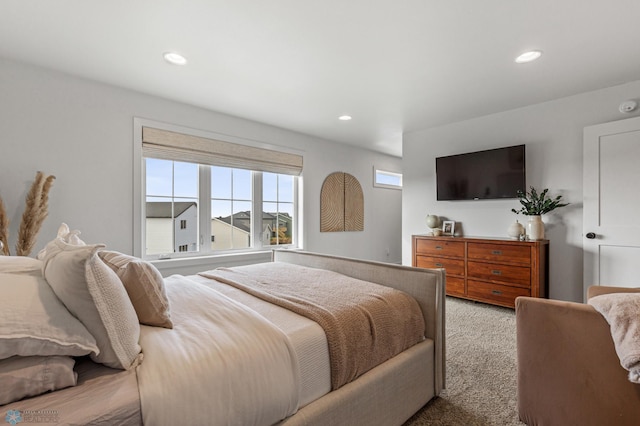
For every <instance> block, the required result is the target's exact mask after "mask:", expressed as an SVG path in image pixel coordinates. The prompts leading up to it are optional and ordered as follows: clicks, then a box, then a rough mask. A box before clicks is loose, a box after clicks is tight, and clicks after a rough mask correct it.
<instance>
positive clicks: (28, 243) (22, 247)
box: [0, 172, 56, 256]
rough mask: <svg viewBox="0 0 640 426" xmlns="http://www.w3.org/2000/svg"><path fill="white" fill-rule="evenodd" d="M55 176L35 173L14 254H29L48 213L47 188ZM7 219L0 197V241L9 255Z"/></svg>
mask: <svg viewBox="0 0 640 426" xmlns="http://www.w3.org/2000/svg"><path fill="white" fill-rule="evenodd" d="M55 178H56V177H55V176H46V177H45V175H44V173H42V172H38V173H36V179H35V181H34V182H33V184H32V185H31V189H30V190H29V193H28V194H27V198H26V206H25V209H24V213H23V214H22V221H21V222H20V228H18V239H17V241H16V254H17V255H18V256H29V254H30V253H31V250H33V246H34V245H35V243H36V236H37V235H38V232H40V228H41V227H42V222H44V220H45V219H46V218H47V216H48V215H49V211H48V210H49V190H50V189H51V186H52V185H53V181H54V179H55ZM8 239H9V219H8V217H7V212H6V209H5V206H4V203H3V202H2V199H0V241H2V242H3V246H4V247H3V253H4V254H5V255H9V254H10V252H9V244H8V243H9V241H8Z"/></svg>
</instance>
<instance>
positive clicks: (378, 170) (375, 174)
mask: <svg viewBox="0 0 640 426" xmlns="http://www.w3.org/2000/svg"><path fill="white" fill-rule="evenodd" d="M378 174H383V175H388V176H397V177H399V178H400V185H390V184H387V183H380V182H378ZM402 185H403V176H402V173H400V172H394V171H391V170H385V169H381V168H379V167H375V166H374V167H373V186H374V187H376V188H386V189H395V190H399V191H402Z"/></svg>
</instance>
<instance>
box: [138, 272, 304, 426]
mask: <svg viewBox="0 0 640 426" xmlns="http://www.w3.org/2000/svg"><path fill="white" fill-rule="evenodd" d="M165 283H166V290H167V296H168V297H169V300H170V303H171V319H172V321H173V324H174V328H173V329H172V330H170V329H164V328H160V327H148V326H141V335H140V345H141V346H142V351H143V354H144V359H143V361H142V363H141V364H140V366H138V368H137V374H138V383H139V388H140V399H141V406H142V416H143V421H144V423H145V424H149V425H179V424H194V425H195V424H203V425H204V424H206V425H270V424H273V423H276V422H278V421H279V420H281V419H283V418H285V417H288V416H290V415H292V414H294V413H295V412H296V410H297V408H298V403H299V394H300V377H299V375H300V373H299V365H298V360H297V359H296V355H295V352H294V350H293V348H292V346H291V343H290V342H289V339H288V338H287V337H286V335H285V334H284V333H283V332H282V331H281V330H280V329H278V328H277V327H275V326H274V325H273V324H271V323H270V322H269V321H267V320H266V319H264V318H263V317H262V316H260V315H259V314H257V313H256V312H255V311H253V310H251V309H249V308H246V307H244V306H243V305H241V304H240V303H238V302H235V301H233V300H231V299H229V298H228V297H227V296H225V295H223V294H221V293H219V292H217V291H216V290H214V289H211V288H208V287H206V286H204V285H201V284H198V283H196V282H193V281H191V280H190V279H188V278H185V277H183V276H178V275H174V276H171V277H169V278H166V279H165Z"/></svg>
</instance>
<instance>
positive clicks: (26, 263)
mask: <svg viewBox="0 0 640 426" xmlns="http://www.w3.org/2000/svg"><path fill="white" fill-rule="evenodd" d="M41 269H42V262H41V261H39V260H38V259H34V258H32V257H26V256H2V255H0V272H14V273H15V272H32V271H40V270H41Z"/></svg>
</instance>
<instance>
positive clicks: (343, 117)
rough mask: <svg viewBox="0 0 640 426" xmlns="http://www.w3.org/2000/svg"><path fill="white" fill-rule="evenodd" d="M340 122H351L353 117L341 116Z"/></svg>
mask: <svg viewBox="0 0 640 426" xmlns="http://www.w3.org/2000/svg"><path fill="white" fill-rule="evenodd" d="M338 120H342V121H349V120H351V116H350V115H341V116H340V117H338Z"/></svg>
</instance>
